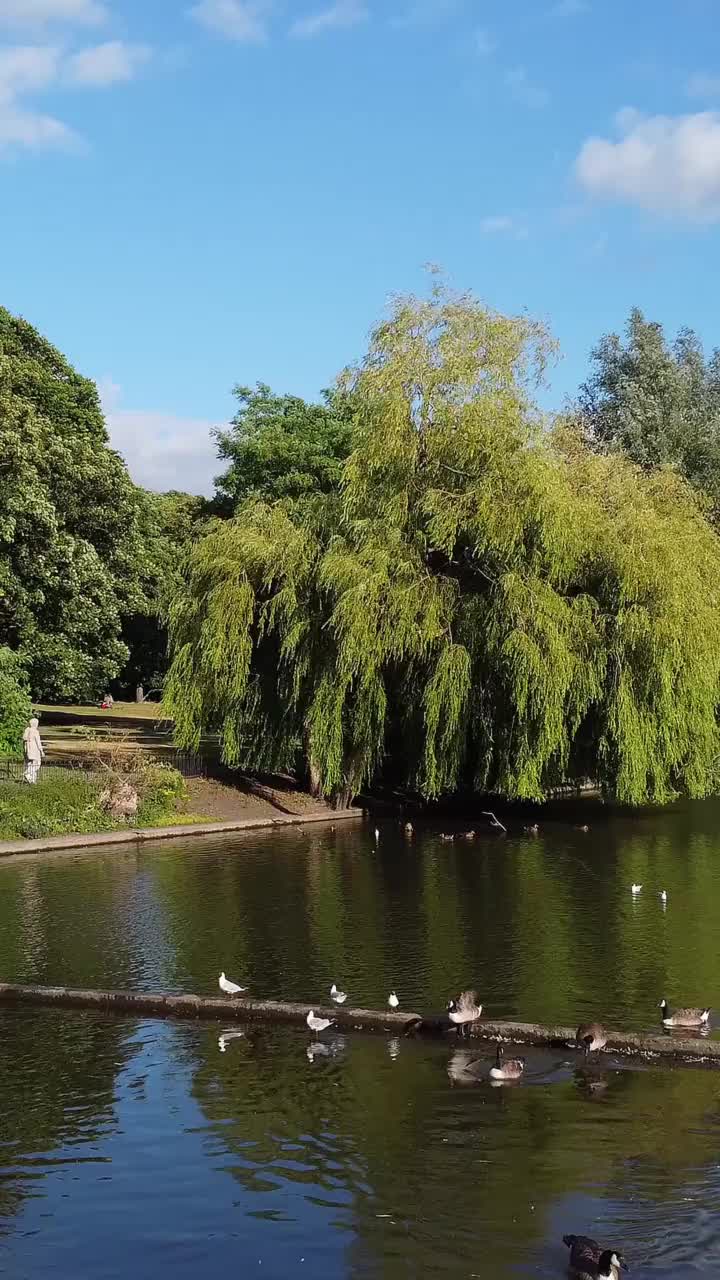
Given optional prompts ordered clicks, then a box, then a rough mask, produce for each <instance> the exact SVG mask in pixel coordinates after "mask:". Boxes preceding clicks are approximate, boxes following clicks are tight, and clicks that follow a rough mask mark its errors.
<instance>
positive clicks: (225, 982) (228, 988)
mask: <svg viewBox="0 0 720 1280" xmlns="http://www.w3.org/2000/svg"><path fill="white" fill-rule="evenodd" d="M218 986H219V988H220V990H221V991H224V992H225V995H226V996H239V995H240V993H241V992H242V991H247V987H239V986H238V984H237V982H231V981H230V979H229V978H226V977H225V974H224V973H221V974H220V977H219V978H218Z"/></svg>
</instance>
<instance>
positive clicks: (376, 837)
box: [375, 827, 380, 844]
mask: <svg viewBox="0 0 720 1280" xmlns="http://www.w3.org/2000/svg"><path fill="white" fill-rule="evenodd" d="M375 843H376V844H379V843H380V828H379V827H376V828H375Z"/></svg>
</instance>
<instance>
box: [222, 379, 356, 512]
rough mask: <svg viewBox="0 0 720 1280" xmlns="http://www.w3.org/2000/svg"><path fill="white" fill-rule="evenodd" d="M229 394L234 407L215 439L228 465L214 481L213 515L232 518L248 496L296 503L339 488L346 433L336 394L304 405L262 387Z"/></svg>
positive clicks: (346, 448)
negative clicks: (227, 426) (236, 403)
mask: <svg viewBox="0 0 720 1280" xmlns="http://www.w3.org/2000/svg"><path fill="white" fill-rule="evenodd" d="M235 396H236V397H237V399H238V401H239V404H240V407H239V409H238V412H237V413H236V415H235V417H234V418H233V420H232V423H231V425H230V429H229V430H228V431H219V432H218V433H217V435H216V440H217V445H218V452H219V455H220V457H221V458H222V459H224V460H225V461H227V462H229V463H230V465H229V467H228V469H227V471H225V472H224V473H223V475H221V476H219V477H218V480H217V482H216V483H217V493H216V497H215V506H216V509H217V511H218V512H219V513H221V514H224V515H232V513H233V512H234V511H235V510H236V508H237V507H238V505H239V504H240V503H241V502H243V501H245V499H247V498H249V497H251V496H256V497H262V498H265V499H266V500H268V501H272V500H273V499H275V498H295V499H302V498H304V497H306V496H308V495H310V494H315V493H318V492H320V493H329V492H331V491H332V490H333V489H337V488H338V487H339V484H340V480H341V477H342V468H343V463H344V461H345V459H346V458H347V456H348V454H349V453H350V449H351V429H352V428H351V421H350V415H349V412H348V407H347V404H346V403H345V402H344V401H343V399H342V397H341V396H339V395H337V394H335V395H331V394H326V396H325V402H324V404H308V403H307V402H306V401H305V400H301V399H300V398H299V397H298V396H278V395H275V394H274V393H273V392H272V391H271V390H270V388H269V387H267V386H265V385H264V384H263V383H258V385H257V387H256V388H255V390H252V389H251V388H250V387H236V388H235Z"/></svg>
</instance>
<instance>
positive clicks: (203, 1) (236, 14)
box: [189, 0, 273, 44]
mask: <svg viewBox="0 0 720 1280" xmlns="http://www.w3.org/2000/svg"><path fill="white" fill-rule="evenodd" d="M272 8H273V4H272V0H200V3H199V4H196V5H194V6H193V8H192V9H190V10H189V14H190V17H191V18H194V19H195V20H196V22H200V23H202V25H203V26H204V27H208V28H209V29H210V30H211V31H215V32H217V34H218V35H221V36H226V37H227V39H228V40H238V41H240V42H241V43H243V44H262V42H263V41H264V40H266V39H267V34H268V28H267V24H268V19H269V17H270V13H271V10H272Z"/></svg>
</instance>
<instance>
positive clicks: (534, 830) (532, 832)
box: [523, 822, 540, 836]
mask: <svg viewBox="0 0 720 1280" xmlns="http://www.w3.org/2000/svg"><path fill="white" fill-rule="evenodd" d="M523 831H524V832H525V835H526V836H539V835H540V828H539V826H538V824H537V822H533V824H532V826H531V827H523Z"/></svg>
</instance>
